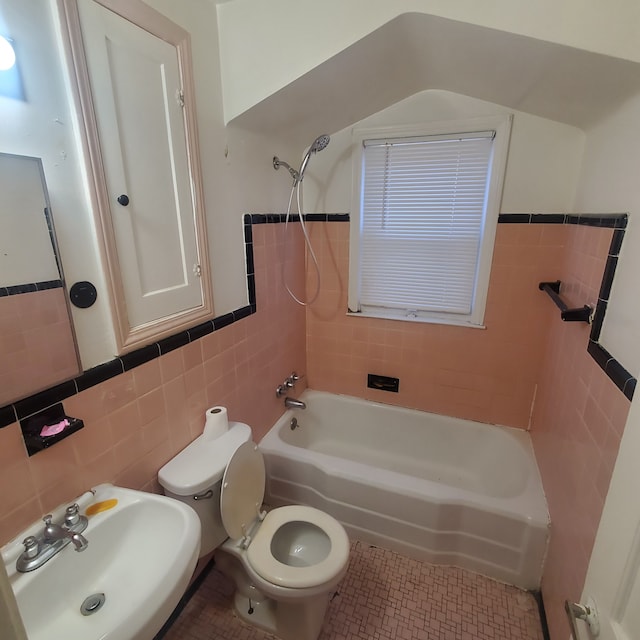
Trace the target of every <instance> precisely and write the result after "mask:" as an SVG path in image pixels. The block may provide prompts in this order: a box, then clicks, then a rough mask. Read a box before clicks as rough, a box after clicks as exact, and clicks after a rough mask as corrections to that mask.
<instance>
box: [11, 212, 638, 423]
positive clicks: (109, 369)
mask: <svg viewBox="0 0 640 640" xmlns="http://www.w3.org/2000/svg"><path fill="white" fill-rule="evenodd" d="M286 219H287V216H286V214H281V213H265V214H245V215H244V217H243V225H244V244H245V258H246V266H247V292H248V302H249V304H247V305H246V306H244V307H240V308H239V309H236V310H234V311H232V312H230V313H227V314H224V315H222V316H218V317H217V318H213V320H207V321H206V322H203V323H201V324H199V325H197V326H195V327H192V328H191V329H188V330H186V331H181V332H180V333H177V334H175V335H172V336H169V337H168V338H163V339H162V340H160V341H158V342H155V343H153V344H150V345H147V346H146V347H142V348H141V349H137V350H136V351H132V352H130V353H127V354H125V355H123V356H120V357H117V358H114V359H113V360H111V361H109V362H105V363H103V364H100V365H98V366H96V367H93V368H92V369H88V370H87V371H84V372H83V373H82V374H81V375H79V376H78V377H76V378H74V379H73V380H67V381H66V382H63V383H61V384H58V385H55V386H54V387H51V388H49V389H45V390H44V391H41V392H39V393H36V394H34V395H31V396H28V397H26V398H23V399H21V400H19V401H17V402H14V403H13V404H9V405H6V406H4V407H0V429H1V428H2V427H6V426H8V425H10V424H12V423H14V422H17V421H18V420H20V419H23V418H25V417H28V416H29V415H32V414H34V413H37V412H39V411H42V410H43V409H46V408H47V407H50V406H52V405H54V404H56V403H57V402H61V401H63V400H65V399H66V398H69V397H71V396H73V395H75V394H77V393H80V392H81V391H85V390H86V389H89V388H90V387H93V386H94V385H97V384H100V383H102V382H105V381H106V380H109V379H110V378H113V377H115V376H117V375H120V374H121V373H124V372H125V371H129V370H131V369H133V368H135V367H138V366H140V365H142V364H144V363H145V362H149V361H150V360H153V359H154V358H158V357H159V356H161V355H164V354H165V353H169V352H170V351H173V350H174V349H179V348H180V347H183V346H185V345H187V344H189V343H190V342H193V341H195V340H198V339H200V338H202V337H203V336H205V335H208V334H209V333H212V332H213V331H219V330H220V329H222V328H224V327H227V326H229V325H230V324H233V323H234V322H238V321H239V320H242V319H243V318H246V317H248V316H250V315H252V314H253V313H255V312H256V311H257V304H256V286H255V269H254V259H253V230H252V227H253V225H255V224H280V223H284V222H285V221H286ZM304 219H305V220H308V221H309V222H348V221H349V214H348V213H329V214H310V215H305V216H304ZM297 220H299V216H297V215H292V216H289V221H290V222H293V221H297ZM627 221H628V216H627V214H581V215H567V214H536V213H530V214H529V213H501V214H500V216H499V218H498V222H499V223H503V224H513V223H516V224H541V223H546V224H583V225H587V226H596V227H608V228H613V229H615V231H614V233H613V239H612V241H611V248H610V250H609V255H610V256H611V257H612V258H613V257H615V258H616V262H617V256H618V254H619V252H620V247H621V245H622V240H623V238H624V229H625V228H626V226H627ZM614 273H615V265H614V263H613V260H612V261H611V264H609V262H608V263H607V269H606V270H605V274H606V275H607V279H609V278H610V280H611V281H612V280H613V275H614ZM52 282H56V281H52ZM60 286H62V282H61V281H60ZM610 290H611V282H608V283H607V282H605V280H604V279H603V285H602V287H601V298H602V296H604V295H606V296H607V297H608V293H609V291H610ZM2 295H3V294H2V288H0V296H2ZM606 303H607V300H606V299H604V298H602V299H601V300H599V301H598V307H596V316H597V318H598V325H596V323H594V327H593V328H592V340H591V341H590V343H589V349H588V351H589V353H590V354H591V355H592V356H593V358H594V359H595V360H596V362H598V364H600V366H601V367H602V369H603V370H604V371H605V373H607V375H608V376H609V377H610V378H611V379H612V380H613V381H614V383H615V384H616V386H618V388H619V389H620V390H621V391H622V392H623V393H624V394H625V396H626V397H627V398H629V399H630V400H631V398H632V397H633V392H634V390H635V385H636V379H635V378H633V376H631V375H630V374H629V373H628V372H627V371H626V370H625V369H624V368H623V367H622V366H621V365H620V363H619V362H618V361H617V360H615V358H613V357H612V356H611V354H609V353H608V352H607V351H606V350H605V349H604V348H603V347H601V346H600V345H599V344H598V342H597V337H599V331H600V329H601V327H602V320H603V319H604V313H605V311H606ZM596 326H597V329H598V333H597V337H595V338H594V335H595V334H594V328H595V327H596ZM596 354H597V355H596ZM603 354H606V355H603Z"/></svg>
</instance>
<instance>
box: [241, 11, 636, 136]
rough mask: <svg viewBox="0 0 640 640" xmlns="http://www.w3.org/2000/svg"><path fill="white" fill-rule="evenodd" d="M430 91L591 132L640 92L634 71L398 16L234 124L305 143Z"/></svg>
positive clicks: (499, 34)
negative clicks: (315, 134)
mask: <svg viewBox="0 0 640 640" xmlns="http://www.w3.org/2000/svg"><path fill="white" fill-rule="evenodd" d="M427 89H441V90H447V91H452V92H455V93H459V94H463V95H467V96H471V97H474V98H478V99H482V100H486V101H489V102H493V103H496V104H500V105H504V106H506V107H509V108H512V109H515V110H518V111H524V112H527V113H531V114H534V115H537V116H540V117H543V118H549V119H551V120H555V121H558V122H562V123H565V124H569V125H573V126H576V127H579V128H581V129H585V130H586V129H588V128H590V127H591V126H592V125H594V124H595V123H597V122H598V121H599V120H600V119H601V118H603V117H605V116H606V115H607V114H608V113H610V112H611V111H613V110H615V109H616V108H617V107H618V106H619V105H620V104H622V103H623V102H624V101H626V100H627V99H629V98H630V97H632V96H633V95H634V94H636V93H638V92H639V91H640V64H638V63H634V62H630V61H627V60H622V59H618V58H613V57H609V56H604V55H601V54H597V53H592V52H589V51H584V50H581V49H575V48H572V47H568V46H564V45H559V44H555V43H551V42H546V41H543V40H537V39H534V38H530V37H526V36H521V35H516V34H512V33H508V32H505V31H498V30H495V29H489V28H486V27H481V26H477V25H472V24H468V23H464V22H458V21H455V20H449V19H446V18H440V17H435V16H430V15H426V14H422V13H410V14H404V15H402V16H399V17H398V18H395V19H394V20H392V21H390V22H388V23H387V24H385V25H383V26H382V27H380V28H379V29H377V30H376V31H374V32H372V33H370V34H369V35H367V36H366V37H364V38H362V39H361V40H359V41H357V42H355V43H354V44H353V45H351V46H350V47H348V48H346V49H344V50H343V51H341V52H340V53H338V54H337V55H335V56H333V57H332V58H330V59H328V60H326V61H325V62H324V63H322V64H320V65H319V66H317V67H315V68H314V69H312V70H311V71H309V72H308V73H306V74H304V75H303V76H301V77H299V78H298V79H296V80H295V81H294V82H292V83H291V84H289V85H287V86H285V87H283V88H282V89H280V90H279V91H277V92H276V93H274V94H272V95H271V96H269V97H268V98H266V99H264V100H263V101H261V102H260V103H258V104H256V105H255V106H253V107H251V108H250V109H248V110H247V111H245V112H244V113H242V114H240V115H239V116H238V117H236V118H235V119H234V120H233V121H232V122H233V123H235V124H236V125H238V126H241V127H243V128H247V129H251V130H256V131H261V132H263V133H272V134H274V135H278V136H284V137H285V138H287V139H288V140H290V141H291V142H292V143H295V144H302V143H306V142H308V141H307V140H306V138H308V131H309V130H310V129H311V130H314V131H327V132H329V133H331V132H336V131H339V130H341V129H343V128H345V127H348V126H350V125H352V124H355V123H356V122H358V121H360V120H362V119H363V118H365V117H367V116H370V115H372V114H374V113H376V112H378V111H381V110H382V109H385V108H387V107H389V106H390V105H392V104H395V103H396V102H399V101H400V100H403V99H405V98H407V97H408V96H410V95H413V94H415V93H418V92H420V91H424V90H427Z"/></svg>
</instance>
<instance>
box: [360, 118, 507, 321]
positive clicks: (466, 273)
mask: <svg viewBox="0 0 640 640" xmlns="http://www.w3.org/2000/svg"><path fill="white" fill-rule="evenodd" d="M510 128H511V119H510V118H492V119H483V120H482V121H477V120H476V121H471V122H466V123H443V124H441V125H436V126H433V127H429V130H428V131H425V130H424V127H423V128H422V129H419V128H416V127H411V128H409V129H406V128H404V129H397V128H396V129H385V130H377V131H359V132H357V133H356V134H355V136H356V141H357V143H358V148H359V151H360V152H359V153H357V156H358V157H357V158H356V159H355V162H356V165H355V172H354V175H355V177H356V179H355V180H354V208H353V211H354V215H353V219H352V226H351V252H350V255H351V267H350V279H349V310H350V312H351V313H359V314H362V315H366V316H377V317H385V318H396V319H403V320H413V321H423V322H442V323H451V324H464V325H470V326H482V323H483V318H484V307H485V302H486V293H487V287H488V281H489V270H490V266H491V254H492V252H493V242H494V237H495V228H496V223H497V220H498V210H499V203H500V196H501V193H502V182H503V176H504V170H505V165H506V151H507V145H508V137H509V132H510Z"/></svg>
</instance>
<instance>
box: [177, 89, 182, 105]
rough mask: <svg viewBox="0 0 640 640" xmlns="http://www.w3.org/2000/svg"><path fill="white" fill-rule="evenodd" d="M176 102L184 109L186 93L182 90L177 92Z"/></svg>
mask: <svg viewBox="0 0 640 640" xmlns="http://www.w3.org/2000/svg"><path fill="white" fill-rule="evenodd" d="M176 100H177V101H178V104H179V105H180V106H181V107H183V108H184V91H183V90H182V89H178V90H177V91H176Z"/></svg>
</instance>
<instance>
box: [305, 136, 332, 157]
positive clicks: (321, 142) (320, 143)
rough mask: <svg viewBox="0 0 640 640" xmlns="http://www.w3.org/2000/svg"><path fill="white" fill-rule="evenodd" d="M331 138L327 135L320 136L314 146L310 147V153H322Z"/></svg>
mask: <svg viewBox="0 0 640 640" xmlns="http://www.w3.org/2000/svg"><path fill="white" fill-rule="evenodd" d="M330 139H331V138H329V136H328V135H327V134H326V133H325V134H323V135H321V136H318V137H317V138H316V139H315V140H314V141H313V144H312V145H311V146H310V147H309V151H311V152H312V153H317V152H318V151H322V150H323V149H324V148H325V147H326V146H327V145H328V144H329V140H330Z"/></svg>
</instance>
